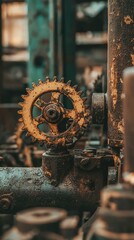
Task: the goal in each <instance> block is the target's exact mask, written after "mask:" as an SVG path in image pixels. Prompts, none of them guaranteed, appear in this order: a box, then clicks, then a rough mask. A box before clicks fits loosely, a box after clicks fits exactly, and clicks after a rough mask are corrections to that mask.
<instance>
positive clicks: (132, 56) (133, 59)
mask: <svg viewBox="0 0 134 240" xmlns="http://www.w3.org/2000/svg"><path fill="white" fill-rule="evenodd" d="M131 59H132V65H134V54H131Z"/></svg>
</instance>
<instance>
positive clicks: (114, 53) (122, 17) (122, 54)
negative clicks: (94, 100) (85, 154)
mask: <svg viewBox="0 0 134 240" xmlns="http://www.w3.org/2000/svg"><path fill="white" fill-rule="evenodd" d="M133 13H134V3H133V0H109V6H108V144H109V145H110V146H111V147H113V148H116V147H117V148H119V147H122V143H123V132H124V127H123V120H122V118H123V116H122V110H123V109H122V100H121V94H122V89H123V80H122V72H123V70H124V69H125V68H126V67H130V66H133V65H134V17H133Z"/></svg>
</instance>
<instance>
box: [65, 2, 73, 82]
mask: <svg viewBox="0 0 134 240" xmlns="http://www.w3.org/2000/svg"><path fill="white" fill-rule="evenodd" d="M62 4H63V6H62V9H63V16H62V17H63V26H62V28H63V29H62V33H63V64H64V65H63V72H64V77H65V81H66V82H67V81H68V80H70V79H71V80H72V82H73V84H74V83H75V7H76V2H75V0H68V1H62Z"/></svg>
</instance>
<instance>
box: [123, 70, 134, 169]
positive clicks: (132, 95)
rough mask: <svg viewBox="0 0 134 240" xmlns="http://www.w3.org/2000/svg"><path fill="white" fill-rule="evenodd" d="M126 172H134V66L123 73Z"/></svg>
mask: <svg viewBox="0 0 134 240" xmlns="http://www.w3.org/2000/svg"><path fill="white" fill-rule="evenodd" d="M123 80H124V81H123V82H124V131H125V135H124V146H125V164H124V172H125V173H134V67H131V68H127V69H125V70H124V73H123Z"/></svg>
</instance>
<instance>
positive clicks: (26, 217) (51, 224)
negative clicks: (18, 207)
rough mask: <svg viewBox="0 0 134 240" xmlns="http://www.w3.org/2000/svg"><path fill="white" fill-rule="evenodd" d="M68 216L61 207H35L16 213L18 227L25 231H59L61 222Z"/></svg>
mask: <svg viewBox="0 0 134 240" xmlns="http://www.w3.org/2000/svg"><path fill="white" fill-rule="evenodd" d="M66 216H67V212H66V211H65V210H63V209H59V208H33V209H29V210H24V211H21V212H19V213H18V214H17V215H16V217H15V219H16V227H17V228H18V230H19V231H21V232H24V233H26V232H30V231H32V230H38V231H39V232H45V231H46V232H59V228H60V222H61V221H63V220H64V219H65V218H66Z"/></svg>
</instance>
